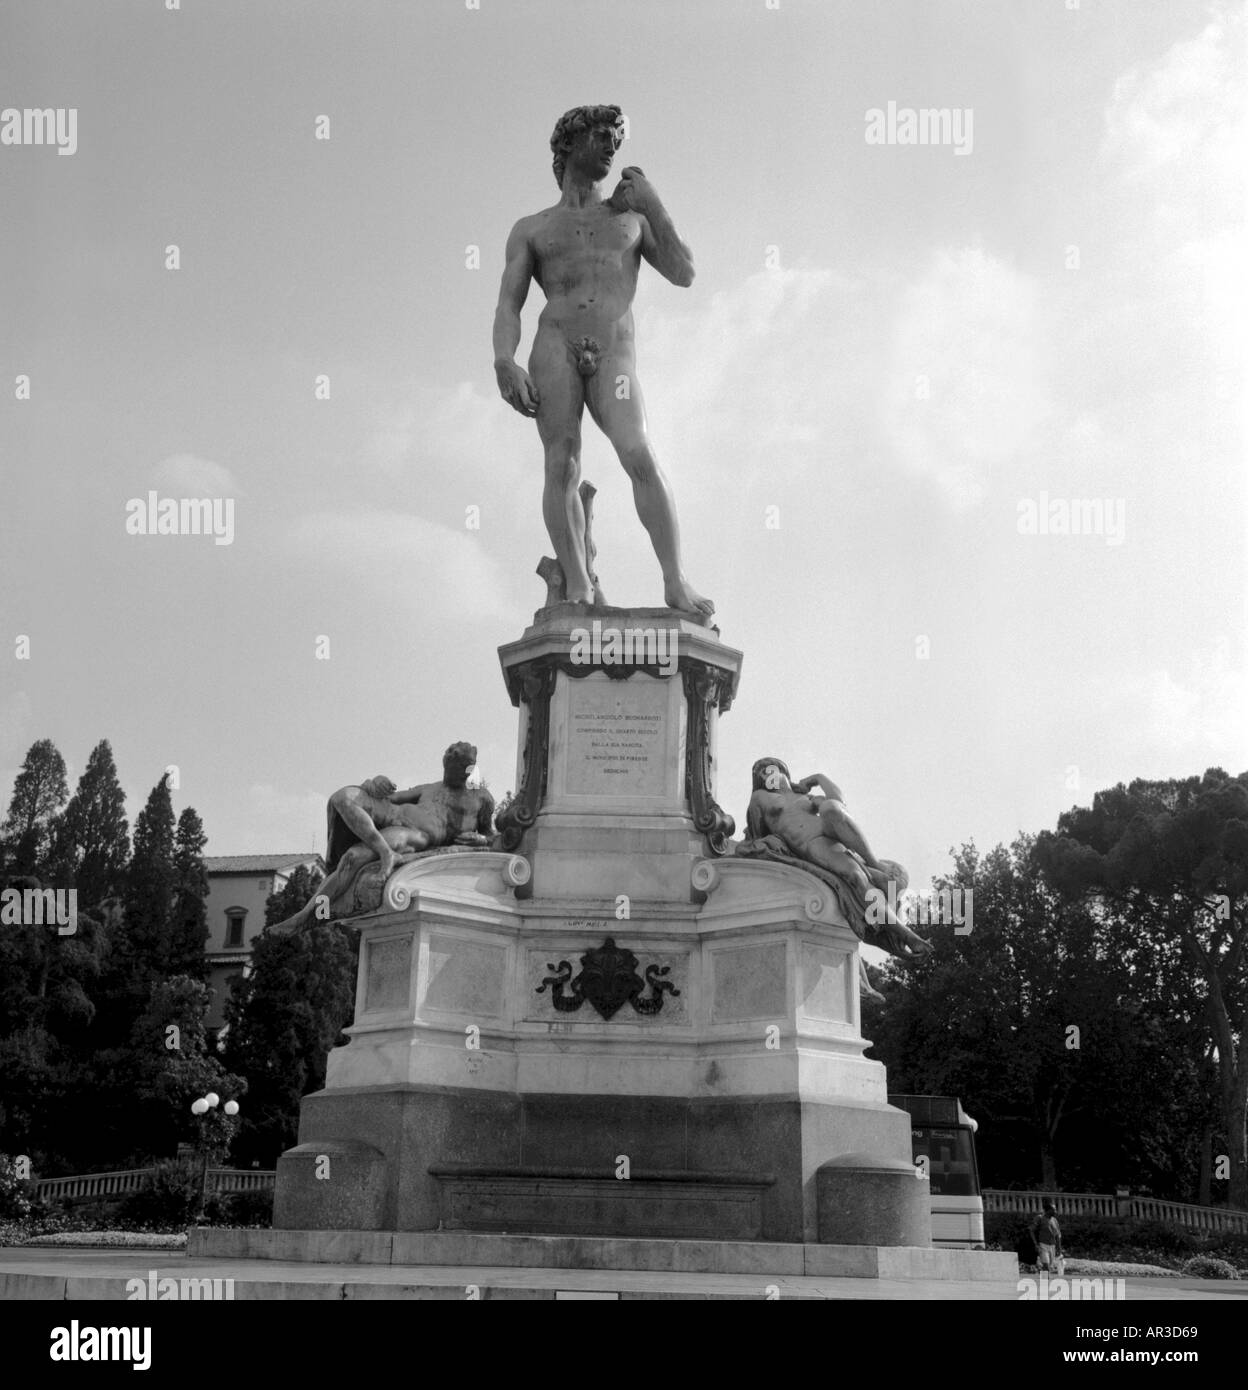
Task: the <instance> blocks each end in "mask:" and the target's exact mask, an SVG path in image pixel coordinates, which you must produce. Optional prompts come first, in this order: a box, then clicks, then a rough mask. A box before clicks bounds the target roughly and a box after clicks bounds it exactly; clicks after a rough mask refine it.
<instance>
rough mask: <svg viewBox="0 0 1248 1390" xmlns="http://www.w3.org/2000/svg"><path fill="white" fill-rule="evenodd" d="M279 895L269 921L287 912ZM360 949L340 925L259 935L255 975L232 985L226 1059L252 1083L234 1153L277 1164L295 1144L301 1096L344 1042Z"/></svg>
mask: <svg viewBox="0 0 1248 1390" xmlns="http://www.w3.org/2000/svg"><path fill="white" fill-rule="evenodd" d="M294 878H295V875H292V879H291V881H292V883H293V882H294ZM288 887H289V885H288ZM280 897H281V895H280V894H275V895H274V897H273V898H270V899H269V904H270V907H269V908H266V917H268V918H270V920H273V919H272V913H273V912H277V913H279V916H278V918H277V919H276V920H281V918H282V917H283V916H286V915H289V914H288V913H286V911H285V907H284V906H283V905H279V904H276V903H275V899H277V898H280ZM292 900H293V898H292ZM303 901H306V896H305V898H304V899H303ZM301 905H302V903H296V906H295V907H294V908H293V909H292V910H293V911H297V910H298V907H299V906H301ZM268 924H269V923H268V922H266V925H268ZM358 949H359V933H358V931H357V930H356V929H355V928H353V927H349V926H343V925H341V924H339V923H337V922H316V921H313V922H310V923H308V924H307V925H305V926H304V927H302V928H300V929H299V930H298V931H297V932H294V933H291V934H290V935H284V936H275V935H273V934H272V933H271V932H269V931H264V932H262V933H261V934H260V936H259V937H257V938H256V941H255V945H254V946H253V948H252V958H251V973H250V974H249V975H248V976H246V977H245V978H244V979H241V980H236V981H235V982H234V986H233V995H232V997H231V999H230V1000H229V1002H228V1003H227V1004H226V1011H225V1016H226V1023H227V1025H228V1028H227V1033H226V1045H225V1064H226V1065H227V1066H228V1067H229V1068H230V1070H231V1071H235V1072H238V1073H240V1074H241V1075H242V1076H245V1077H246V1078H247V1085H248V1106H247V1113H248V1124H247V1128H246V1130H245V1131H244V1133H243V1134H241V1135H240V1136H239V1139H238V1141H237V1142H236V1144H235V1150H234V1151H235V1153H236V1154H237V1155H238V1156H239V1158H240V1160H241V1161H242V1162H244V1163H247V1162H250V1161H252V1160H253V1159H259V1160H260V1161H262V1162H263V1163H264V1164H265V1165H266V1166H272V1164H273V1163H274V1162H275V1161H276V1160H277V1157H278V1155H279V1154H280V1153H281V1152H282V1150H283V1149H286V1148H289V1147H290V1145H292V1144H293V1143H294V1142H295V1136H296V1133H297V1129H298V1119H299V1101H300V1098H301V1097H303V1096H305V1095H307V1094H308V1093H309V1092H310V1091H316V1090H319V1089H320V1088H321V1087H322V1086H323V1085H324V1083H325V1063H326V1058H327V1056H328V1054H329V1050H330V1048H332V1047H334V1046H337V1045H341V1044H342V1043H343V1042H345V1038H344V1037H343V1036H342V1030H343V1028H344V1027H346V1026H347V1025H348V1024H349V1023H350V1022H351V1018H352V1015H353V1012H354V1006H355V972H356V955H357V952H358Z"/></svg>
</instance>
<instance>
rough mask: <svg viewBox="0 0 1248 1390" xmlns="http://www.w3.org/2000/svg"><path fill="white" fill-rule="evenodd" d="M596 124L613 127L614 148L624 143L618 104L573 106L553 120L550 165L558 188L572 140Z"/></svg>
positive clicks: (622, 119) (560, 184) (622, 122)
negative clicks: (552, 156)
mask: <svg viewBox="0 0 1248 1390" xmlns="http://www.w3.org/2000/svg"><path fill="white" fill-rule="evenodd" d="M596 125H609V126H612V127H613V128H614V130H615V148H616V149H617V150H618V149H619V148H620V146H621V145H622V144H623V143H624V116H623V113H622V112H621V111H620V108H619V107H618V106H574V107H573V108H572V109H571V111H565V112H564V113H563V115H562V116H560V117H559V119H558V120H557V121H556V122H555V130H554V134H553V135H552V136H551V137H550V148H551V150H552V151H553V152H554V156H555V157H554V160H553V161H552V165H551V167H552V168H553V169H554V171H555V182H556V183H557V184H558V185H559V187H560V188H562V187H563V166H564V165H565V164H566V163H567V158H568V150H569V149H570V148H571V145H572V141H573V140H574V139H575V138H576V137H577V136H578V135H579V134H580V133H581V131H582V130H589V129H590V128H591V127H593V126H596Z"/></svg>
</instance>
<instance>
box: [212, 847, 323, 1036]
mask: <svg viewBox="0 0 1248 1390" xmlns="http://www.w3.org/2000/svg"><path fill="white" fill-rule="evenodd" d="M300 865H304V866H306V867H307V868H309V869H316V870H319V871H320V872H321V873H324V872H325V861H324V860H323V859H322V858H321V856H320V855H319V854H316V853H308V854H297V853H296V854H215V855H205V856H204V870H205V872H206V873H207V875H208V902H207V913H208V933H209V934H208V941H207V943H206V944H205V946H204V953H205V955H206V956H207V957H208V984H209V986H210V987H211V988H212V989H213V990H214V992H215V993H214V997H213V1001H212V1004H211V1006H210V1008H209V1010H208V1017H207V1019H206V1023H207V1026H208V1028H209V1030H210V1031H211V1032H215V1031H217V1030H219V1029H220V1028H221V1026H222V1024H224V1022H225V1004H226V1000H227V999H229V997H230V982H231V981H232V980H234V979H236V978H237V977H238V976H240V975H246V974H247V972H248V970H249V969H250V967H251V948H252V943H253V941H254V940H255V938H256V936H257V935H259V933H260V931H261V929H262V928H263V927H264V904H265V902H266V900H267V899H268V897H269V895H270V894H271V893H280V892H281V890H282V889H283V888H285V886H286V884H287V883H288V882H289V881H290V877H291V875H292V874H293V873H294V872H295V870H296V869H297V868H299V866H300Z"/></svg>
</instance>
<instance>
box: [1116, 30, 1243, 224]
mask: <svg viewBox="0 0 1248 1390" xmlns="http://www.w3.org/2000/svg"><path fill="white" fill-rule="evenodd" d="M1243 37H1244V17H1243V13H1242V11H1239V10H1232V9H1231V8H1230V7H1218V8H1216V9H1215V11H1214V18H1213V19H1212V20H1211V21H1210V23H1208V24H1207V25H1206V26H1205V27H1204V29H1202V30H1201V32H1200V33H1199V34H1198V35H1197V36H1196V37H1195V38H1191V39H1184V40H1181V41H1180V42H1179V43H1176V44H1174V45H1173V47H1172V48H1171V49H1170V50H1169V51H1168V52H1167V53H1166V54H1165V56H1164V57H1163V58H1162V59H1161V60H1160V61H1158V62H1153V63H1141V64H1138V65H1136V66H1135V67H1133V68H1131V69H1129V70H1128V71H1127V72H1125V73H1123V75H1122V76H1121V77H1119V78H1118V80H1117V81H1116V82H1115V83H1114V88H1113V92H1112V95H1111V97H1110V99H1109V102H1108V104H1107V106H1106V111H1105V134H1104V139H1103V142H1102V156H1103V158H1104V159H1106V160H1107V161H1108V162H1109V163H1110V164H1111V165H1112V166H1116V168H1117V170H1118V173H1119V175H1120V177H1121V178H1122V179H1124V180H1125V181H1126V182H1129V183H1141V182H1145V181H1154V180H1158V179H1161V178H1164V179H1165V181H1166V183H1167V186H1168V188H1169V191H1170V194H1171V198H1170V199H1169V200H1168V201H1169V202H1170V203H1171V204H1172V205H1174V206H1175V207H1176V209H1177V207H1178V206H1179V205H1180V204H1186V206H1187V216H1188V217H1189V218H1190V219H1193V222H1194V224H1195V223H1198V222H1199V220H1200V219H1202V218H1207V217H1208V214H1209V209H1208V207H1207V206H1206V205H1205V203H1204V200H1201V201H1200V202H1199V203H1197V204H1196V205H1195V206H1193V205H1192V204H1191V202H1190V200H1189V199H1187V198H1186V197H1185V196H1184V194H1185V192H1187V191H1191V190H1194V189H1195V188H1196V187H1198V186H1199V187H1201V188H1203V189H1204V191H1205V193H1206V196H1207V197H1208V196H1212V197H1214V198H1223V199H1226V200H1227V205H1228V206H1229V205H1230V200H1231V199H1232V197H1233V196H1234V190H1235V189H1236V187H1237V186H1239V185H1241V184H1242V180H1243V158H1244V111H1245V95H1244V71H1243V65H1242V60H1241V59H1240V58H1239V57H1238V56H1237V55H1238V53H1239V52H1240V51H1241V49H1242V44H1243ZM1210 174H1213V175H1215V177H1213V178H1210V177H1209V175H1210Z"/></svg>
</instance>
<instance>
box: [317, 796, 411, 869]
mask: <svg viewBox="0 0 1248 1390" xmlns="http://www.w3.org/2000/svg"><path fill="white" fill-rule="evenodd" d="M364 799H365V797H364V793H363V792H362V791H361V790H360V788H359V787H342V788H340V789H339V790H338V791H336V792H335V793H334V794H333V796H331V797H330V798H329V804H330V805H331V806H332V807H333V808H334V810H335V811H337V812H338V814H339V816H341V817H342V820H343V823H344V824H345V825H346V826H347V828H348V829H349V830H350V831H351V832H352V833H353V834H354V835H355V837H356V838H357V839H358V840H359V842H360V843H361V844H362V845H363V846H364V847H365V848H366V849H368V850H370V851H371V852H372V853H373V854H375V855H376V856H377V858H378V859H380V860H381V868H382V873H383V875H384V877H386V878H389V877H390V875H391V874H392V873H393V872H394V864H395V856H394V850H392V849H391V848H390V846H389V845H388V844H387V843H386V841H385V839H384V838H383V836H382V833H381V831H380V830H378V828H377V826H376V825H375V824H374V822H373V818H372V816H371V815H369V813H368V811H367V810H365V808H364V805H363V804H361V803H362V802H364Z"/></svg>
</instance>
